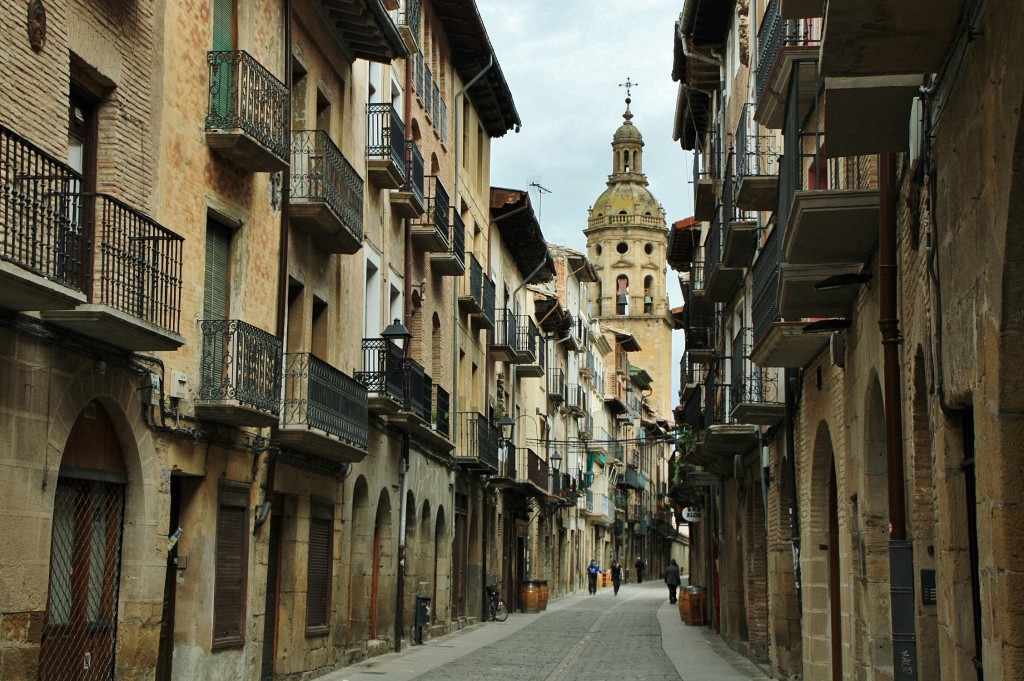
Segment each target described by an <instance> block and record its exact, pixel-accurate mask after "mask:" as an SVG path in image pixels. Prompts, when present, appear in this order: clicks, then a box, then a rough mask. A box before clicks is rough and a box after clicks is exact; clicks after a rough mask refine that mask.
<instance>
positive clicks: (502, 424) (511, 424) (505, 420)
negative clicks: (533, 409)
mask: <svg viewBox="0 0 1024 681" xmlns="http://www.w3.org/2000/svg"><path fill="white" fill-rule="evenodd" d="M515 427H516V421H515V419H513V418H512V417H511V416H509V415H508V414H505V415H504V416H502V417H501V418H500V419H498V428H501V435H502V437H503V438H504V439H505V440H511V439H512V430H513V429H514V428H515Z"/></svg>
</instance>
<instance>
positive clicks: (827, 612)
mask: <svg viewBox="0 0 1024 681" xmlns="http://www.w3.org/2000/svg"><path fill="white" fill-rule="evenodd" d="M808 482H809V486H808V489H807V495H808V497H809V498H808V501H809V503H808V504H807V507H808V508H807V513H806V516H805V527H804V529H803V542H802V543H803V545H804V546H805V547H806V550H804V551H802V552H801V556H800V568H801V574H802V575H803V580H804V584H803V590H804V593H818V594H822V595H824V596H825V597H824V598H805V599H804V603H803V606H804V610H803V621H802V622H801V629H802V631H803V632H804V645H803V651H804V674H805V677H806V678H822V679H824V678H832V679H841V678H843V677H842V670H843V663H842V658H843V648H844V644H843V636H842V620H841V605H840V603H839V602H838V597H837V596H836V594H838V593H839V591H840V589H841V585H839V584H837V583H836V581H837V579H838V574H839V572H840V571H839V570H838V567H837V566H838V561H839V554H840V546H838V545H837V541H836V540H837V539H838V527H837V526H838V521H839V518H838V517H837V516H838V509H839V500H838V489H837V475H836V461H835V447H834V446H833V444H832V433H831V431H830V429H829V426H828V423H827V422H826V421H824V420H822V421H820V422H819V423H818V427H817V428H816V430H815V434H814V447H813V449H812V450H811V462H810V476H809V481H808ZM819 546H825V547H826V550H825V551H820V550H819V551H815V550H814V549H815V548H817V547H819ZM823 650H828V651H830V655H829V657H828V658H827V659H824V658H822V657H821V655H820V652H821V651H823ZM811 655H813V656H814V657H809V656H811Z"/></svg>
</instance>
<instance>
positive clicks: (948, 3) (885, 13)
mask: <svg viewBox="0 0 1024 681" xmlns="http://www.w3.org/2000/svg"><path fill="white" fill-rule="evenodd" d="M820 4H821V3H819V5H820ZM963 4H964V3H963V2H962V0H932V1H931V2H901V3H895V4H894V3H890V2H886V1H885V0H867V1H865V0H829V2H828V3H827V4H826V5H825V8H826V12H825V31H824V36H823V39H822V44H821V69H822V73H823V74H824V75H825V76H826V77H832V76H842V77H871V76H886V75H902V74H925V73H935V72H937V71H939V70H940V69H941V67H942V63H943V57H944V56H945V54H946V51H947V49H948V48H949V45H950V43H951V42H952V40H953V34H954V32H955V30H956V27H957V23H958V22H959V21H960V15H961V12H962V7H963ZM820 9H821V8H820V7H819V10H820ZM818 14H819V15H820V14H821V12H820V11H819V12H818ZM920 82H921V80H920V78H918V84H919V85H920ZM826 87H827V81H826ZM903 121H904V124H905V123H906V119H905V118H904V119H903Z"/></svg>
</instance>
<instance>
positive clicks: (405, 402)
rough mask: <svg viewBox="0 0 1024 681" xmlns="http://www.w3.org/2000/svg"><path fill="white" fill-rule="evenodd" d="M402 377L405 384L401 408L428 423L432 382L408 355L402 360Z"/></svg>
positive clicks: (421, 366) (419, 365) (421, 367)
mask: <svg viewBox="0 0 1024 681" xmlns="http://www.w3.org/2000/svg"><path fill="white" fill-rule="evenodd" d="M401 371H402V378H403V381H404V385H405V390H404V395H403V396H402V400H401V402H402V409H403V410H404V411H408V412H411V413H413V414H415V415H416V416H418V417H420V419H422V420H423V421H425V422H427V423H430V422H431V414H430V403H431V399H432V397H433V395H434V382H433V380H432V379H431V378H430V376H429V375H428V374H427V373H426V371H425V370H424V368H423V365H421V364H420V363H419V362H417V361H416V360H414V359H411V358H409V357H405V358H403V360H402V369H401Z"/></svg>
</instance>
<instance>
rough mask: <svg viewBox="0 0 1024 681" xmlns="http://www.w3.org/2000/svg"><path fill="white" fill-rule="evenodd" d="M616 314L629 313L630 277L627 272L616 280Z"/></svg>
mask: <svg viewBox="0 0 1024 681" xmlns="http://www.w3.org/2000/svg"><path fill="white" fill-rule="evenodd" d="M615 314H618V315H628V314H629V277H627V276H626V275H625V274H620V275H619V276H618V278H617V279H616V280H615Z"/></svg>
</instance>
